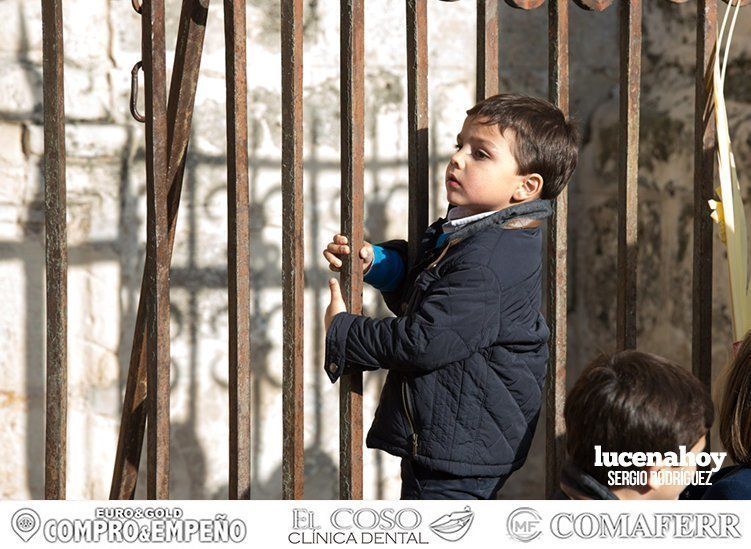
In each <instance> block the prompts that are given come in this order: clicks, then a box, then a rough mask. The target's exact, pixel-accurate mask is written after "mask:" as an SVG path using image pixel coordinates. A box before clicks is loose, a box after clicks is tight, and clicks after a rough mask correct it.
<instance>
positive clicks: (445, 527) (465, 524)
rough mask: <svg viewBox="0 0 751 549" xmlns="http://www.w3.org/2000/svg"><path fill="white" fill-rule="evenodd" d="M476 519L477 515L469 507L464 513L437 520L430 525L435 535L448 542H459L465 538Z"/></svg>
mask: <svg viewBox="0 0 751 549" xmlns="http://www.w3.org/2000/svg"><path fill="white" fill-rule="evenodd" d="M474 518H475V513H474V512H473V511H471V510H470V508H469V506H467V507H465V508H464V511H456V512H454V513H449V514H447V515H443V516H442V517H439V518H437V519H436V520H435V521H433V522H432V523H431V524H430V529H431V530H432V531H433V533H434V534H435V535H437V536H438V537H440V538H443V539H445V540H446V541H458V540H460V539H462V538H463V537H464V534H466V533H467V531H468V530H469V527H470V526H472V521H473V520H474Z"/></svg>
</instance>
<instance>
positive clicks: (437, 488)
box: [400, 458, 511, 499]
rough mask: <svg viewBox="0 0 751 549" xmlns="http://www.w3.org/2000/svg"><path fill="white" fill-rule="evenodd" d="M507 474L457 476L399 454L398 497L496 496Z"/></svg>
mask: <svg viewBox="0 0 751 549" xmlns="http://www.w3.org/2000/svg"><path fill="white" fill-rule="evenodd" d="M509 476H511V475H510V474H509V475H503V476H500V477H457V476H454V475H450V474H448V473H444V472H441V471H433V470H431V469H427V468H425V467H423V466H422V465H420V464H419V463H416V462H414V461H412V460H411V459H407V458H402V493H401V498H400V499H496V495H497V494H498V491H499V490H500V489H501V487H502V486H503V485H504V484H505V482H506V480H507V479H508V477H509Z"/></svg>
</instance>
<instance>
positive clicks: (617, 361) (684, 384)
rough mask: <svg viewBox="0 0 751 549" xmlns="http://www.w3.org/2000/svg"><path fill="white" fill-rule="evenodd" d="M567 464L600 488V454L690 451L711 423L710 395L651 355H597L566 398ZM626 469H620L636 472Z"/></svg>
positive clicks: (682, 372) (602, 471)
mask: <svg viewBox="0 0 751 549" xmlns="http://www.w3.org/2000/svg"><path fill="white" fill-rule="evenodd" d="M564 418H565V421H566V450H567V452H568V456H569V459H570V460H571V461H572V462H573V463H574V464H575V465H576V466H578V467H579V468H580V469H582V470H584V471H585V472H586V473H588V474H589V475H591V476H592V477H594V478H595V479H596V480H598V481H599V482H601V483H602V484H606V485H607V484H608V482H607V479H608V471H609V470H610V469H609V468H608V467H598V466H595V465H594V463H595V445H600V446H601V447H602V452H677V451H678V449H679V446H681V445H684V446H686V451H689V450H690V449H691V448H692V447H693V445H694V444H696V442H697V441H698V440H699V439H700V438H701V437H702V436H703V435H705V434H706V433H707V431H708V430H709V428H710V427H711V426H712V421H713V420H714V406H713V404H712V399H711V396H710V394H709V391H708V390H707V389H706V388H705V387H704V385H703V384H702V383H701V381H699V380H698V379H697V378H696V377H694V376H693V375H692V374H691V373H690V372H689V371H688V370H685V369H683V368H681V367H680V366H678V365H676V364H674V363H672V362H670V361H668V360H666V359H664V358H662V357H659V356H657V355H653V354H650V353H643V352H639V351H621V352H619V353H616V354H614V355H610V356H608V355H600V356H599V357H597V358H596V359H595V360H594V361H592V362H591V363H590V364H589V365H588V366H587V367H586V368H585V370H584V372H582V375H581V376H580V377H579V379H578V380H577V381H576V383H575V384H574V387H573V389H572V390H571V393H569V395H568V398H567V399H566V405H565V408H564ZM635 469H639V468H638V467H626V468H624V469H622V470H635Z"/></svg>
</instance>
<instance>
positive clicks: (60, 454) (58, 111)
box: [42, 0, 68, 499]
mask: <svg viewBox="0 0 751 549" xmlns="http://www.w3.org/2000/svg"><path fill="white" fill-rule="evenodd" d="M42 49H43V61H42V70H43V77H44V92H43V93H44V219H45V266H46V286H47V289H46V292H47V393H46V400H45V406H46V418H45V448H44V497H45V499H65V481H66V447H67V435H66V428H67V424H68V417H67V416H68V394H67V393H68V367H67V361H68V346H67V334H68V247H67V228H66V222H65V211H66V185H65V91H64V87H63V12H62V0H44V1H43V2H42Z"/></svg>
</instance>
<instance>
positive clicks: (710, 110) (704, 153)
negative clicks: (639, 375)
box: [691, 0, 717, 388]
mask: <svg viewBox="0 0 751 549" xmlns="http://www.w3.org/2000/svg"><path fill="white" fill-rule="evenodd" d="M696 14H697V17H696V71H695V74H696V90H695V104H694V250H693V255H694V257H693V271H694V275H693V282H692V284H693V300H692V305H691V319H692V328H691V330H692V338H691V341H692V345H691V365H692V370H693V373H694V375H696V377H698V378H699V379H700V380H701V381H702V382H704V384H705V385H706V386H707V387H708V388H709V387H711V381H712V253H713V252H712V248H713V245H712V220H711V218H710V217H709V213H710V212H709V205H708V203H707V202H708V201H709V200H710V199H711V198H713V197H714V171H715V151H716V147H717V128H716V126H715V119H714V104H713V101H712V78H713V76H712V68H713V65H712V63H713V62H714V56H715V54H716V50H717V2H716V0H698V2H697V5H696Z"/></svg>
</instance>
